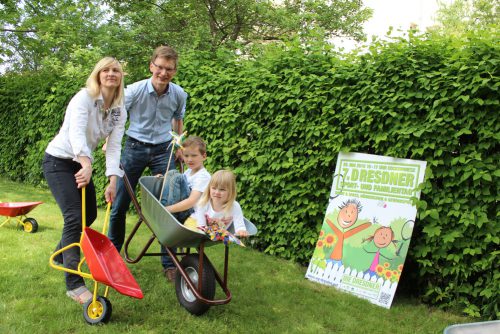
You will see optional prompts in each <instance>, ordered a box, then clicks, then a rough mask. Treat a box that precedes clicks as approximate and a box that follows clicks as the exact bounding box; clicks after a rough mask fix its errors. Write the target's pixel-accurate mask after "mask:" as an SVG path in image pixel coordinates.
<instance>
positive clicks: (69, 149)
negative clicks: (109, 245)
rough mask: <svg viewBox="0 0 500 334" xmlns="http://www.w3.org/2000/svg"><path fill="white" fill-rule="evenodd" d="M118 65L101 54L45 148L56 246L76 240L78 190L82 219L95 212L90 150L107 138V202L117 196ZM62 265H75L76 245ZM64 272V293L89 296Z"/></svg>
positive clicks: (122, 115) (121, 111)
mask: <svg viewBox="0 0 500 334" xmlns="http://www.w3.org/2000/svg"><path fill="white" fill-rule="evenodd" d="M123 96H124V94H123V69H122V67H121V65H120V63H119V62H118V61H117V60H116V59H114V58H111V57H105V58H103V59H101V60H100V61H99V62H98V63H97V64H96V65H95V67H94V70H93V71H92V73H91V74H90V76H89V77H88V79H87V83H86V87H85V88H82V89H81V90H80V91H79V92H78V93H77V94H76V95H75V96H73V98H72V99H71V101H70V102H69V104H68V107H67V108H66V114H65V116H64V121H63V124H62V127H61V128H60V130H59V133H58V134H57V135H56V136H55V137H54V139H52V141H51V142H50V143H49V145H48V146H47V149H46V150H45V156H44V159H43V164H42V165H43V174H44V176H45V179H46V180H47V184H48V185H49V188H50V190H51V191H52V195H53V196H54V198H55V200H56V202H57V204H58V205H59V208H60V209H61V212H62V215H63V218H64V227H63V231H62V237H61V240H60V241H59V243H58V245H57V247H56V250H58V249H60V248H62V247H65V246H67V245H69V244H71V243H74V242H78V241H79V240H80V233H81V231H82V226H81V222H82V213H81V212H82V209H81V205H82V198H81V189H82V188H83V187H86V203H87V204H86V222H87V225H88V226H90V224H92V222H93V221H94V220H95V218H96V216H97V202H96V192H95V188H94V184H93V182H92V162H93V157H92V152H93V151H94V150H95V149H96V147H97V144H98V143H99V142H100V141H101V140H102V139H104V138H106V137H109V138H108V143H107V149H106V176H107V177H108V179H109V184H108V186H107V187H106V190H105V194H104V195H105V198H106V201H107V202H112V201H113V200H114V199H115V195H116V182H117V178H118V177H121V176H123V172H122V171H121V169H120V167H119V166H120V151H121V140H122V137H123V132H124V128H125V122H126V120H127V114H126V110H125V108H124V104H123ZM55 260H56V261H57V262H62V263H63V265H64V267H66V268H69V269H74V270H76V269H77V266H78V263H79V261H80V250H79V249H78V248H77V247H73V248H70V249H68V250H67V251H65V252H63V254H62V256H60V257H56V258H55ZM65 276H66V290H67V292H66V294H67V295H68V296H69V297H70V298H72V299H73V300H75V301H77V302H78V303H80V304H83V303H85V302H86V301H88V300H89V299H91V298H92V293H91V292H90V291H89V290H88V289H87V287H86V286H85V282H84V280H83V278H82V277H81V276H79V275H74V274H69V273H66V272H65Z"/></svg>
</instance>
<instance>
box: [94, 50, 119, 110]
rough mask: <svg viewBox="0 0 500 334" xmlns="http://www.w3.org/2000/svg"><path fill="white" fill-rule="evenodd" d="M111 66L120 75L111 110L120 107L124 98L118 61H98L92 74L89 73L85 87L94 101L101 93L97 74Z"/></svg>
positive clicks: (111, 59)
mask: <svg viewBox="0 0 500 334" xmlns="http://www.w3.org/2000/svg"><path fill="white" fill-rule="evenodd" d="M111 65H116V67H118V69H119V70H120V73H121V74H122V77H121V80H120V87H118V88H116V90H115V96H114V98H113V102H112V103H111V106H110V107H111V108H113V107H118V106H121V105H122V104H123V97H124V92H123V87H124V83H123V81H124V80H123V79H124V78H123V77H124V73H123V68H122V65H121V64H120V62H119V61H118V60H116V59H115V58H113V57H104V58H102V59H101V60H99V61H98V62H97V64H96V65H95V66H94V69H93V70H92V73H90V75H89V77H88V78H87V84H86V87H87V89H88V91H89V94H90V96H91V97H92V98H94V99H95V98H97V97H98V96H99V94H100V93H101V81H100V80H99V73H101V71H102V70H103V69H105V68H106V67H110V66H111Z"/></svg>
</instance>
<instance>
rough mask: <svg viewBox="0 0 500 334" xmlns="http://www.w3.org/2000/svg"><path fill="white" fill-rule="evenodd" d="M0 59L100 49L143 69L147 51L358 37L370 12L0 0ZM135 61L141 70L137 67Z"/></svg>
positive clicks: (251, 4) (236, 0)
mask: <svg viewBox="0 0 500 334" xmlns="http://www.w3.org/2000/svg"><path fill="white" fill-rule="evenodd" d="M0 1H1V2H0V10H1V11H2V16H1V17H0V23H1V26H0V64H1V63H4V68H5V67H6V66H7V67H8V69H10V70H36V69H38V68H40V67H41V66H42V65H43V64H44V62H47V61H48V62H52V61H59V62H62V63H64V62H66V61H68V59H69V57H70V54H71V53H72V51H73V50H75V49H92V48H99V49H100V50H102V52H103V53H105V54H108V55H113V56H115V57H117V58H119V59H123V60H126V61H127V62H128V63H129V65H130V67H129V68H130V70H131V72H132V73H133V75H134V74H137V75H140V74H138V73H139V72H140V71H143V69H144V68H145V67H144V63H145V62H147V57H148V56H149V54H150V52H151V50H152V49H153V48H154V47H156V46H158V45H160V44H169V45H172V46H174V47H175V48H177V49H179V50H180V51H181V52H185V51H187V50H209V51H212V52H213V51H215V50H218V49H219V48H227V49H230V50H236V49H237V50H239V51H240V52H246V49H245V46H248V45H258V44H261V43H263V42H266V43H267V42H269V41H286V40H289V39H294V38H297V37H298V38H300V40H301V41H302V43H304V44H307V43H308V42H310V41H313V40H320V41H327V40H329V39H330V38H331V37H333V36H350V37H353V38H354V39H356V40H359V39H361V38H363V36H364V35H363V31H362V26H361V25H362V23H363V22H364V21H366V20H367V19H368V18H369V17H370V15H371V12H372V11H371V9H367V8H364V7H363V4H362V1H361V0H333V1H323V0H283V1H270V0H224V1H223V0H201V1H200V0H104V2H103V1H98V0H86V1H84V0H0ZM139 68H140V70H139Z"/></svg>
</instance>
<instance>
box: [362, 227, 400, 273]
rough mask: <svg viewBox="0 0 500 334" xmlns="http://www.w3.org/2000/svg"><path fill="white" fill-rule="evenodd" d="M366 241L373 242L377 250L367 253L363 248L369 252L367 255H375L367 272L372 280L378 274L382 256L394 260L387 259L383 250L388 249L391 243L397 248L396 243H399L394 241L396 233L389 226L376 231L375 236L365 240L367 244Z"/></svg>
mask: <svg viewBox="0 0 500 334" xmlns="http://www.w3.org/2000/svg"><path fill="white" fill-rule="evenodd" d="M366 241H373V244H374V245H375V247H376V248H377V250H376V251H375V252H370V251H367V250H366V249H364V248H363V249H364V250H365V252H367V253H375V256H374V257H373V260H372V263H371V265H370V268H368V269H367V270H365V274H369V275H370V278H371V277H372V276H375V275H376V274H377V273H376V271H375V269H377V265H378V264H379V262H380V257H381V256H382V257H384V258H385V259H387V260H392V258H388V257H386V256H385V255H383V254H382V253H381V252H380V251H381V250H382V249H383V248H386V247H387V246H389V245H390V244H391V243H392V244H393V245H394V246H396V243H397V242H398V241H397V240H394V231H393V230H392V228H390V227H387V226H382V227H379V228H378V229H377V230H376V231H375V233H373V235H372V236H371V237H368V238H366V239H363V242H366Z"/></svg>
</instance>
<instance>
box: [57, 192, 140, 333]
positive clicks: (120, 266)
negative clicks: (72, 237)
mask: <svg viewBox="0 0 500 334" xmlns="http://www.w3.org/2000/svg"><path fill="white" fill-rule="evenodd" d="M85 207H86V203H85V188H82V234H81V236H80V241H79V242H75V243H72V244H69V245H67V246H65V247H63V248H61V249H59V250H57V251H56V252H54V253H53V254H52V255H51V256H50V258H49V265H50V266H51V267H52V268H54V269H56V270H60V271H64V272H67V273H70V274H74V275H79V276H81V277H83V278H87V279H91V280H93V281H94V292H93V295H92V299H91V300H89V301H88V302H86V303H85V304H84V305H83V316H84V319H85V321H87V322H88V323H89V324H98V323H106V322H108V321H109V319H110V317H111V312H112V307H111V302H110V301H109V300H108V298H107V297H108V294H109V288H110V286H111V287H113V288H115V289H116V290H117V291H118V292H120V293H121V294H124V295H128V296H130V297H135V298H138V299H141V298H142V297H143V294H142V291H141V289H140V287H139V285H138V284H137V282H136V281H135V279H134V278H133V276H132V274H131V273H130V272H129V271H128V268H127V267H126V265H125V263H124V262H123V259H122V258H121V256H120V254H119V253H118V251H117V250H116V248H115V247H114V245H113V244H112V243H111V241H110V240H109V239H108V238H107V237H106V236H105V233H106V229H107V226H108V224H109V216H110V212H111V203H108V205H107V208H106V215H105V218H104V225H103V228H102V234H101V233H99V232H97V231H95V230H93V229H91V228H89V227H87V224H86V215H85ZM72 247H78V248H79V249H80V250H81V252H82V253H83V255H84V256H82V258H81V260H80V262H79V263H78V267H77V270H74V269H69V268H65V267H63V266H61V265H58V264H56V262H55V261H54V259H55V257H56V256H58V255H59V254H62V253H63V252H64V251H66V250H68V249H70V248H72ZM103 259H104V260H103ZM106 259H109V261H108V262H106V261H105V260H106ZM110 261H118V262H115V263H114V265H113V266H112V267H113V270H109V268H108V267H109V266H108V265H107V263H110ZM85 262H87V266H88V268H89V272H84V271H83V269H82V266H83V264H84V263H85ZM92 272H94V273H93V274H92ZM99 282H100V283H101V284H104V285H105V289H104V294H103V295H102V296H99V295H98V290H99Z"/></svg>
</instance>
